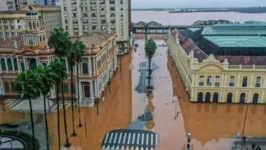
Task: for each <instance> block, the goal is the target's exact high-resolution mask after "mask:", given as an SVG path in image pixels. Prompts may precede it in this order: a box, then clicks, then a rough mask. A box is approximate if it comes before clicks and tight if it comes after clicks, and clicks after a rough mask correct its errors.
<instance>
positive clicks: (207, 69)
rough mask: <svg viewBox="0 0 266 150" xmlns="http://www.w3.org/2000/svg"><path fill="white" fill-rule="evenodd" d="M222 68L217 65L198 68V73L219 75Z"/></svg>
mask: <svg viewBox="0 0 266 150" xmlns="http://www.w3.org/2000/svg"><path fill="white" fill-rule="evenodd" d="M222 70H223V68H222V67H220V66H218V65H205V66H202V67H201V68H200V72H209V73H219V72H222Z"/></svg>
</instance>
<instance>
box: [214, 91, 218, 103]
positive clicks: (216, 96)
mask: <svg viewBox="0 0 266 150" xmlns="http://www.w3.org/2000/svg"><path fill="white" fill-rule="evenodd" d="M218 99H219V94H218V93H217V92H215V93H214V94H213V102H214V103H218Z"/></svg>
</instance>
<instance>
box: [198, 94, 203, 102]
mask: <svg viewBox="0 0 266 150" xmlns="http://www.w3.org/2000/svg"><path fill="white" fill-rule="evenodd" d="M202 101H203V93H202V92H199V93H198V102H202Z"/></svg>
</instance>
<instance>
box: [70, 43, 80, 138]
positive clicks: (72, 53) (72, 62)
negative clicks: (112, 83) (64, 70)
mask: <svg viewBox="0 0 266 150" xmlns="http://www.w3.org/2000/svg"><path fill="white" fill-rule="evenodd" d="M77 46H78V45H77V42H75V43H74V44H73V45H72V48H71V50H70V51H69V53H68V55H67V62H68V66H69V70H70V75H71V104H72V136H76V135H77V133H76V132H75V125H74V124H75V123H74V122H75V118H74V96H73V94H74V85H73V83H74V81H73V78H74V77H73V70H74V66H75V64H76V49H77Z"/></svg>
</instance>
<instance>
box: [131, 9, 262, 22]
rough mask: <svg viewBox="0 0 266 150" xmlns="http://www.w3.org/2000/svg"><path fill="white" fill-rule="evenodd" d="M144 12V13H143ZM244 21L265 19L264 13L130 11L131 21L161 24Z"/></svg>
mask: <svg viewBox="0 0 266 150" xmlns="http://www.w3.org/2000/svg"><path fill="white" fill-rule="evenodd" d="M144 14H145V15H144ZM219 19H225V20H230V21H233V22H235V21H237V22H241V23H243V22H245V21H248V20H257V21H266V13H257V14H254V13H250V14H249V13H237V12H211V13H210V12H197V13H168V12H167V11H132V22H134V23H137V22H139V21H144V22H149V21H157V22H159V23H161V24H163V25H191V24H192V23H193V22H195V21H197V20H219Z"/></svg>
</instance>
